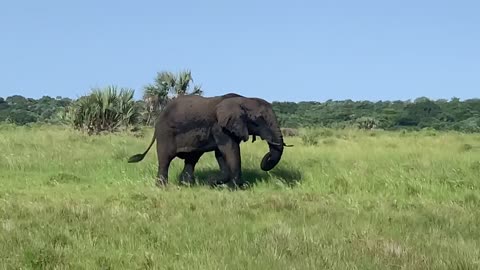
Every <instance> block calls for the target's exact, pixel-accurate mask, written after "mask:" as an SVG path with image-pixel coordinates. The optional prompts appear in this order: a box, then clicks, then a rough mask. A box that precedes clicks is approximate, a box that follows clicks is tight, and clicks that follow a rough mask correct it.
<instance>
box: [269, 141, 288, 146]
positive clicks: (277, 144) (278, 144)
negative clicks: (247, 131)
mask: <svg viewBox="0 0 480 270" xmlns="http://www.w3.org/2000/svg"><path fill="white" fill-rule="evenodd" d="M268 143H269V144H271V145H276V146H281V145H283V146H285V147H292V146H293V144H285V143H283V144H280V143H275V142H271V141H268Z"/></svg>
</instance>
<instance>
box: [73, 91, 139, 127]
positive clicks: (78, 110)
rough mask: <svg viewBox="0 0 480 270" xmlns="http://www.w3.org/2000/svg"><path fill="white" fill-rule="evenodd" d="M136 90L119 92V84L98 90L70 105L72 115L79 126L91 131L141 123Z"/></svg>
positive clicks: (76, 125)
mask: <svg viewBox="0 0 480 270" xmlns="http://www.w3.org/2000/svg"><path fill="white" fill-rule="evenodd" d="M133 93H134V91H133V90H131V89H124V88H121V89H120V91H117V88H116V87H115V86H109V87H106V88H104V89H94V90H93V91H92V93H91V94H89V95H87V96H83V97H80V98H79V99H78V100H77V101H75V102H74V103H73V104H72V105H71V107H69V116H68V118H69V119H70V121H71V123H72V125H73V127H74V128H75V129H78V130H84V131H87V132H88V133H89V134H92V133H99V132H102V131H107V132H114V131H117V130H118V129H119V128H120V127H124V128H128V127H129V126H130V125H135V124H137V123H138V118H139V116H140V115H139V110H138V106H135V101H134V99H133Z"/></svg>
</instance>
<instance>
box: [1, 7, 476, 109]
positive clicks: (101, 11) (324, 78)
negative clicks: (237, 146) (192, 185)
mask: <svg viewBox="0 0 480 270" xmlns="http://www.w3.org/2000/svg"><path fill="white" fill-rule="evenodd" d="M182 69H191V70H192V73H193V77H194V79H195V83H197V84H201V85H202V87H203V89H204V91H205V95H207V96H212V95H219V94H223V93H226V92H237V93H240V94H243V95H246V96H258V97H263V98H265V99H267V100H269V101H273V100H277V101H286V100H288V101H301V100H317V101H324V100H327V99H334V100H338V99H353V100H396V99H401V100H406V99H414V98H416V97H420V96H427V97H430V98H434V99H437V98H447V99H449V98H451V97H454V96H455V97H459V98H461V99H466V98H473V97H480V1H473V0H472V1H461V0H459V1H443V0H435V1H434V0H404V1H386V0H378V1H371V0H363V1H358V0H351V1H342V0H335V1H321V0H312V1H301V0H298V1H279V0H278V1H265V0H262V1H261V0H242V1H225V0H222V1H221V0H216V1H209V0H206V1H198V0H195V1H193V0H191V1H173V0H171V1H140V0H136V1H105V0H102V1H101V0H95V1H93V0H82V1H49V0H44V1H33V0H31V1H22V0H15V1H2V3H0V74H1V75H0V96H3V97H5V96H8V95H12V94H21V95H24V96H28V97H41V96H42V95H50V96H53V97H55V96H57V95H61V96H68V97H74V98H75V97H78V96H79V95H82V94H85V93H87V92H88V91H89V89H90V88H91V87H97V86H98V87H101V86H106V85H109V84H115V85H118V86H122V87H130V88H133V89H135V91H136V97H137V98H138V97H141V94H142V87H143V86H144V85H146V84H148V83H150V82H152V81H153V78H154V77H155V75H156V73H157V72H158V71H162V70H169V71H179V70H182Z"/></svg>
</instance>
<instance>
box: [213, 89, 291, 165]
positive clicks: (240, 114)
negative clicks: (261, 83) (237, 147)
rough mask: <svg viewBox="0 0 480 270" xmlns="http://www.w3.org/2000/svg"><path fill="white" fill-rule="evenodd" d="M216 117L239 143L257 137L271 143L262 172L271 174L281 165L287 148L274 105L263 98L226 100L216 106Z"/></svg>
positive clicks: (263, 160)
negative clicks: (250, 137) (284, 149)
mask: <svg viewBox="0 0 480 270" xmlns="http://www.w3.org/2000/svg"><path fill="white" fill-rule="evenodd" d="M216 117H217V121H218V124H219V125H220V126H221V127H222V129H223V130H224V131H226V132H228V133H230V134H231V135H232V136H234V137H236V138H237V139H238V142H240V141H242V140H243V141H248V138H249V135H254V136H259V137H260V138H262V139H263V140H265V141H266V142H267V143H268V146H269V149H270V151H269V152H268V153H267V154H266V155H265V156H264V157H263V159H262V162H261V165H260V167H261V168H262V170H264V171H269V170H271V169H273V168H274V167H275V166H276V165H277V164H278V162H279V161H280V158H281V157H282V153H283V148H284V146H285V144H284V142H283V136H282V132H281V131H280V127H279V125H278V122H277V119H276V116H275V113H274V112H273V109H272V105H271V104H270V103H268V102H267V101H265V100H263V99H259V98H246V97H241V96H239V97H232V98H226V99H224V100H222V101H221V102H220V103H219V104H218V105H217V106H216Z"/></svg>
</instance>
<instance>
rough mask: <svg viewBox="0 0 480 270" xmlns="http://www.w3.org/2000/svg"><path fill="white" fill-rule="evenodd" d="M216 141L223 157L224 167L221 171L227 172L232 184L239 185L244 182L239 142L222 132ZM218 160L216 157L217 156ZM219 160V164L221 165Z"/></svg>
mask: <svg viewBox="0 0 480 270" xmlns="http://www.w3.org/2000/svg"><path fill="white" fill-rule="evenodd" d="M219 142H220V143H218V150H219V151H220V153H221V155H222V157H223V158H224V162H225V165H226V166H225V167H226V169H222V168H221V169H222V173H225V172H226V173H228V180H229V181H231V182H232V184H233V185H234V186H241V185H243V184H244V182H243V180H242V179H241V178H242V171H241V157H240V146H239V143H237V142H235V141H234V140H232V139H231V138H230V137H229V136H227V135H225V134H223V135H222V136H221V138H220V140H219ZM217 161H218V158H217ZM221 162H223V161H219V165H220V166H221V167H222V165H221Z"/></svg>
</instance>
